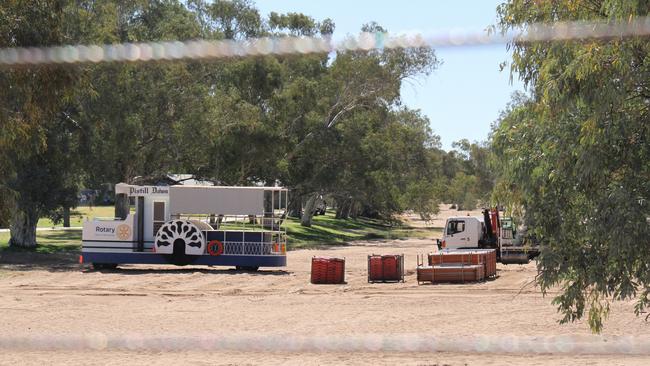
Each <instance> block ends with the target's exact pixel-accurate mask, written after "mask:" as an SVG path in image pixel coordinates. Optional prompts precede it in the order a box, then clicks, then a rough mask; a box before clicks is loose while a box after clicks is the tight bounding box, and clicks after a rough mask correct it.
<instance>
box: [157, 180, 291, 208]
mask: <svg viewBox="0 0 650 366" xmlns="http://www.w3.org/2000/svg"><path fill="white" fill-rule="evenodd" d="M283 190H284V191H286V189H285V188H282V187H226V186H186V185H177V186H171V187H169V207H170V213H171V214H172V215H180V214H221V215H262V214H264V191H283Z"/></svg>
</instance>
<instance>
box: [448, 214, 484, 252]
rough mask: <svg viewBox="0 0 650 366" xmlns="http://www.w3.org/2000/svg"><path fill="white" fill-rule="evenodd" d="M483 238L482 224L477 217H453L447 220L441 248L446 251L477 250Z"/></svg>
mask: <svg viewBox="0 0 650 366" xmlns="http://www.w3.org/2000/svg"><path fill="white" fill-rule="evenodd" d="M483 236H484V224H483V221H481V220H480V219H479V218H478V217H472V216H455V217H450V218H448V219H447V223H446V224H445V229H444V231H443V235H442V238H443V240H442V247H443V248H447V249H459V248H478V247H479V241H481V240H482V239H483Z"/></svg>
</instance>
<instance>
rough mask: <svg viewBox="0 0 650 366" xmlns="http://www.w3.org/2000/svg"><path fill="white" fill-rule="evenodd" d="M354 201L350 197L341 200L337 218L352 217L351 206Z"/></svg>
mask: <svg viewBox="0 0 650 366" xmlns="http://www.w3.org/2000/svg"><path fill="white" fill-rule="evenodd" d="M351 206H352V202H351V200H349V199H345V200H342V201H340V203H339V204H338V205H337V207H336V218H337V219H343V220H347V219H348V218H349V217H350V207H351Z"/></svg>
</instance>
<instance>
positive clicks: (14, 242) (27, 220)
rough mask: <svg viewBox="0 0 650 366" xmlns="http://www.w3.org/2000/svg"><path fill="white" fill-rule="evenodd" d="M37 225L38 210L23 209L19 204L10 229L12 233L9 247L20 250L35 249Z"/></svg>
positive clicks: (31, 208)
mask: <svg viewBox="0 0 650 366" xmlns="http://www.w3.org/2000/svg"><path fill="white" fill-rule="evenodd" d="M37 223H38V212H37V210H36V209H35V208H33V207H27V208H25V207H21V205H20V204H18V205H17V206H16V211H15V212H14V214H13V217H12V220H11V226H10V228H9V231H10V232H11V239H9V245H10V246H12V247H19V248H35V247H36V224H37Z"/></svg>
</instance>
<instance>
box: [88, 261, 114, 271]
mask: <svg viewBox="0 0 650 366" xmlns="http://www.w3.org/2000/svg"><path fill="white" fill-rule="evenodd" d="M92 266H93V269H96V270H99V269H115V268H117V263H93V264H92Z"/></svg>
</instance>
